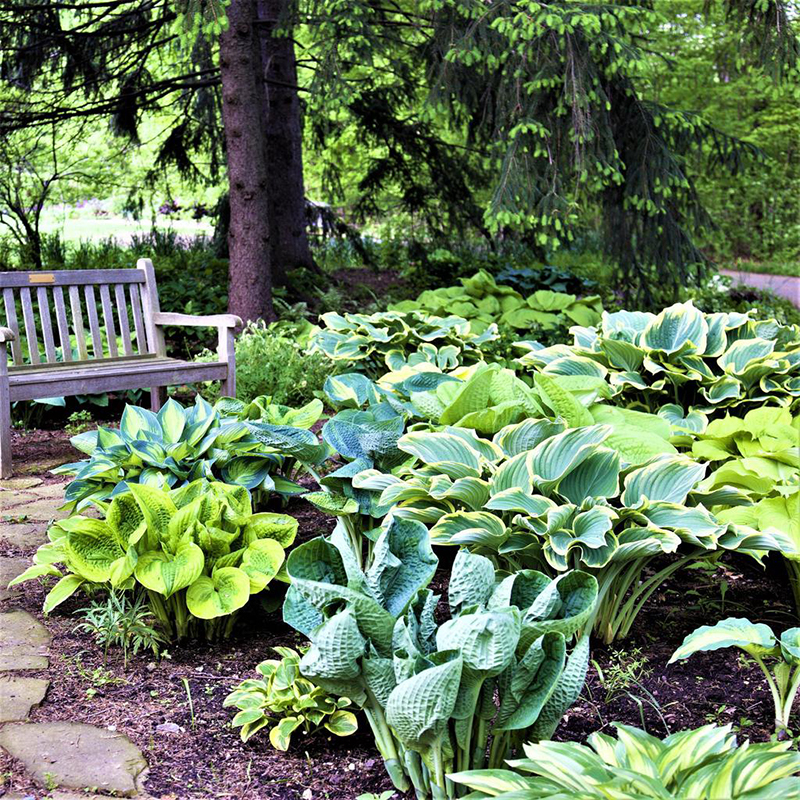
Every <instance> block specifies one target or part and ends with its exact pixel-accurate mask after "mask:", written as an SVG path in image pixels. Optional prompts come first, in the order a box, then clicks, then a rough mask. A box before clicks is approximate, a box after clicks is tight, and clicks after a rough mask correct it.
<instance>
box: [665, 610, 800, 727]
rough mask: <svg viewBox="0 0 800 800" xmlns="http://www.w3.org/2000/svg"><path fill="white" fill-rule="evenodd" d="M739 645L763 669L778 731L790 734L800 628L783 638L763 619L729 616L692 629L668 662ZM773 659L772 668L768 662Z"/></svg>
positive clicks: (799, 678)
mask: <svg viewBox="0 0 800 800" xmlns="http://www.w3.org/2000/svg"><path fill="white" fill-rule="evenodd" d="M724 647H737V648H739V649H740V650H742V651H744V652H745V653H747V655H749V656H750V657H751V658H752V659H753V661H755V662H756V664H758V667H759V669H760V670H761V671H762V672H763V673H764V676H765V677H766V679H767V685H768V686H769V690H770V694H771V695H772V702H773V704H774V708H775V732H776V733H777V735H778V737H779V738H781V739H783V738H786V737H788V736H790V735H791V732H790V730H789V720H790V718H791V714H792V706H793V705H794V701H795V698H796V697H797V691H798V689H800V628H790V629H789V630H786V631H784V632H783V633H782V634H781V636H780V639H779V638H778V637H777V636H776V635H775V634H774V633H773V632H772V629H771V628H770V627H769V626H768V625H765V624H763V623H761V622H759V623H753V622H750V620H749V619H743V618H740V617H729V618H728V619H723V620H721V621H720V622H718V623H717V624H716V625H702V626H701V627H699V628H697V630H695V631H693V632H692V633H690V634H689V635H688V636H687V637H686V638H685V639H684V640H683V644H682V645H681V646H680V647H679V648H678V649H677V650H676V651H675V652H674V653H673V654H672V658H670V660H669V663H670V664H672V663H673V662H674V661H679V660H682V659H685V658H689V656H691V655H692V654H694V653H699V652H701V651H707V650H720V649H721V648H724ZM765 659H766V660H767V661H770V662H771V661H773V660H774V664H772V669H771V670H770V668H769V667H768V666H767V664H766V663H765Z"/></svg>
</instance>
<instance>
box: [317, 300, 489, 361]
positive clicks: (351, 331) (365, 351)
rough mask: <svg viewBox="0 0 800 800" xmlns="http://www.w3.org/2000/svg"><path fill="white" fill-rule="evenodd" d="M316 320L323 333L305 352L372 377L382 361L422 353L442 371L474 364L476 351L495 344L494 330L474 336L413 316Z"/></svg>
mask: <svg viewBox="0 0 800 800" xmlns="http://www.w3.org/2000/svg"><path fill="white" fill-rule="evenodd" d="M320 319H321V321H322V322H323V323H324V324H325V327H324V328H322V329H321V330H319V331H316V332H315V333H314V334H313V335H312V337H311V339H310V343H309V352H319V353H322V354H323V355H324V356H326V357H327V358H329V359H331V361H333V362H334V363H341V364H346V363H349V362H353V366H354V367H355V368H356V369H358V370H359V371H360V372H363V373H365V374H367V375H370V376H373V377H377V376H378V375H380V374H381V373H382V372H384V371H385V367H386V364H385V359H386V358H387V357H398V356H399V357H401V358H408V357H410V356H412V355H413V354H415V353H416V352H417V351H419V350H420V349H422V348H425V349H426V350H427V351H428V352H429V353H430V352H433V353H435V354H441V355H439V356H438V357H437V360H439V361H441V362H443V363H444V365H448V366H455V365H456V364H459V363H467V364H469V363H474V362H476V361H480V360H481V352H480V348H481V345H483V344H485V343H486V342H490V341H492V340H493V339H495V338H497V330H496V328H495V327H494V326H490V327H489V328H488V329H487V330H485V331H484V332H483V333H481V334H480V335H475V334H474V333H472V331H471V330H470V324H469V322H467V320H465V319H463V318H461V317H457V316H449V315H448V316H444V317H436V316H432V315H430V314H425V313H422V312H419V311H414V312H408V313H401V312H399V311H386V312H382V313H378V314H370V315H367V314H345V315H344V316H342V315H341V314H336V313H333V312H331V313H329V314H323V315H322V316H321V317H320ZM435 357H436V356H435Z"/></svg>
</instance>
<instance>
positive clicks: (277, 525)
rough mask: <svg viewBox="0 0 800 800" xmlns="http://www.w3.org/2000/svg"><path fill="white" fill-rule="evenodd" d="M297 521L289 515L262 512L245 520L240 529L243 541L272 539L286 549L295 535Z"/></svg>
mask: <svg viewBox="0 0 800 800" xmlns="http://www.w3.org/2000/svg"><path fill="white" fill-rule="evenodd" d="M298 524H299V523H298V521H297V519H295V518H294V517H292V516H290V515H289V514H276V513H273V512H262V513H261V514H253V515H252V516H251V517H249V518H248V519H247V523H246V524H245V526H244V528H243V529H242V536H243V537H244V538H245V539H248V538H251V537H254V538H256V539H274V540H275V541H276V542H277V543H278V544H279V545H280V546H281V547H283V548H286V547H288V546H289V545H290V544H291V543H292V542H293V541H294V538H295V536H296V535H297V528H298Z"/></svg>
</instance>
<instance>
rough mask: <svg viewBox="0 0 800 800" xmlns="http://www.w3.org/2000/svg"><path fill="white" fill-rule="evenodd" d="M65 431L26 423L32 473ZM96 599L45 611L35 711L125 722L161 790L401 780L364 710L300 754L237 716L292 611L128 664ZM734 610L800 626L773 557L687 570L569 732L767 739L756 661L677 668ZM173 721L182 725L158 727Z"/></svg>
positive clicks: (211, 793)
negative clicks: (44, 682) (110, 645)
mask: <svg viewBox="0 0 800 800" xmlns="http://www.w3.org/2000/svg"><path fill="white" fill-rule="evenodd" d="M66 440H67V436H66V434H65V433H64V432H63V431H32V432H29V433H28V434H26V435H24V436H22V435H18V434H15V440H14V453H15V457H16V459H17V460H16V468H17V469H18V471H19V474H23V473H24V474H28V475H30V474H34V475H37V476H38V477H41V478H43V479H44V480H47V481H50V480H54V478H52V476H48V474H47V473H46V472H42V471H41V468H40V467H39V465H40V464H43V463H45V462H48V463H50V462H51V461H52V460H53V459H55V460H57V459H59V458H60V459H62V460H72V459H73V458H74V457H75V456H74V453H73V452H71V450H70V447H69V445H68V443H67V441H66ZM25 470H29V471H27V472H26V471H25ZM288 510H289V511H290V512H291V513H293V514H295V515H296V516H297V517H298V519H299V520H300V531H301V539H307V538H311V537H313V536H316V535H319V534H321V533H326V532H328V531H330V529H331V527H332V522H331V520H330V518H328V517H325V516H324V515H322V514H320V513H319V512H318V511H316V510H315V509H313V508H311V507H310V506H309V505H308V504H307V503H304V502H303V501H300V500H295V501H293V502H292V504H291V505H290V507H289V509H288ZM0 551H2V553H3V554H4V555H30V554H32V552H33V549H32V548H31V549H29V550H24V549H23V550H20V549H15V548H13V547H11V546H10V545H9V544H8V543H4V542H2V540H0ZM441 560H442V563H443V565H445V564H447V563H449V562H450V560H451V553H450V552H444V553H441ZM723 582H724V583H723ZM434 583H435V586H436V589H437V590H442V589H444V588H445V585H446V582H445V571H444V570H442V572H441V574H439V575H437V576H436V579H435V582H434ZM24 586H25V592H24V594H23V595H22V596H21V597H20V598H19V599H18V600H17V601H15V606H17V607H20V608H24V609H26V610H28V611H30V612H31V613H33V614H34V615H35V616H37V617H39V618H42V614H41V606H42V601H43V599H44V596H45V593H46V590H47V589H46V587H45V586H42V585H40V584H38V583H36V582H30V583H28V584H25V585H24ZM721 586H724V587H725V589H724V591H722V590H721V588H720V587H721ZM85 603H86V600H85V598H73V599H72V600H71V601H69V602H68V603H65V604H64V605H63V606H61V607H59V609H58V612H57V613H54V614H53V615H51V616H50V617H48V618H47V619H46V620H45V624H46V625H47V627H48V629H49V630H50V631H51V632H52V634H53V643H52V646H51V664H50V669H49V670H48V671H47V672H43V673H41V675H40V676H41V677H47V678H49V680H50V682H51V685H50V689H49V692H48V694H47V698H46V700H45V702H44V704H43V705H42V706H41V707H40V708H39V709H36V710H35V711H34V712H33V713H32V717H31V718H32V720H58V719H70V720H77V721H83V722H88V723H91V724H95V725H105V726H109V727H112V728H114V729H116V730H118V731H121V732H123V733H125V734H126V735H127V736H129V737H130V738H131V739H132V740H133V741H134V742H135V743H136V744H137V745H138V746H139V747H140V748H141V750H142V752H143V753H144V755H145V758H146V759H147V761H148V763H149V765H150V771H149V776H148V778H147V782H146V784H145V785H146V789H147V791H148V792H149V793H150V794H151V795H152V796H153V797H157V798H175V799H176V800H177V798H180V799H181V800H184V799H185V798H192V799H194V798H235V799H236V800H278V799H279V798H280V799H281V800H283V798H287V799H288V798H292V799H293V800H294V798H304V799H307V798H325V800H353V799H354V798H356V797H357V796H358V795H359V794H361V793H363V792H376V793H380V792H381V791H383V790H386V789H391V788H392V786H391V782H390V781H389V779H388V778H387V776H386V775H385V773H384V770H383V763H382V761H381V758H380V755H379V754H378V752H377V750H376V749H375V747H374V744H373V742H372V739H371V736H370V733H369V727H368V725H367V723H366V721H364V720H361V721H360V726H361V727H360V729H359V731H358V733H357V734H355V735H353V736H351V737H348V738H346V739H339V738H335V737H331V736H330V735H328V734H327V732H324V731H323V732H322V733H318V734H315V735H313V736H310V737H306V738H303V737H297V740H296V742H293V744H292V746H291V748H290V750H289V752H287V753H279V752H277V751H275V750H273V749H272V747H271V746H270V745H269V742H268V740H267V737H266V736H256V737H254V738H253V739H251V740H250V741H249V742H248V743H246V744H242V743H241V741H240V740H239V736H238V732H237V731H236V730H234V729H232V728H231V727H230V720H231V717H232V714H231V712H230V710H229V709H224V708H223V707H222V702H223V700H224V698H225V696H226V694H227V693H228V692H229V691H230V690H231V689H232V688H233V687H234V686H235V685H236V684H237V683H238V682H239V681H241V680H242V679H244V678H246V677H252V676H254V673H253V670H254V667H255V665H256V664H257V663H258V662H259V661H261V660H262V659H264V658H268V657H270V655H271V653H270V648H271V647H274V646H275V645H288V646H295V647H296V646H297V645H298V644H300V643H301V640H300V638H299V637H298V635H297V634H296V633H295V632H294V631H293V630H291V629H289V628H288V627H287V626H286V625H284V624H283V622H282V620H281V617H280V611H277V612H272V613H270V612H267V611H265V610H264V608H263V607H262V606H261V605H260V603H258V602H253V603H252V604H251V605H250V606H249V607H248V608H247V609H245V610H244V611H243V615H242V617H241V619H240V620H239V624H238V625H237V628H236V630H235V632H234V635H233V636H232V638H231V639H229V640H227V641H224V642H221V643H215V644H209V643H206V642H192V643H188V644H184V645H180V646H176V647H171V648H170V649H169V652H168V654H167V655H165V656H164V657H163V658H161V659H160V660H155V659H154V658H153V657H152V655H151V654H142V653H139V655H137V656H136V657H135V658H133V659H132V661H131V662H130V663H129V664H128V668H127V670H126V669H125V668H124V667H123V662H122V655H121V653H120V652H118V651H112V652H111V653H109V658H108V662H107V664H103V656H102V653H101V652H100V651H99V648H98V647H97V646H96V645H95V643H94V641H93V639H92V638H91V637H90V636H89V635H87V634H84V633H81V632H77V631H76V630H75V625H76V622H77V620H76V618H75V617H74V616H73V612H74V611H75V610H76V609H77V608H79V607H80V606H81V605H84V604H85ZM726 616H748V617H750V618H751V619H752V620H753V621H763V622H768V623H770V624H773V625H774V626H775V627H776V629H778V630H781V629H782V628H784V627H789V626H790V625H793V624H796V618H795V617H794V614H793V608H792V604H791V593H790V591H789V588H788V584H787V581H786V578H785V575H784V573H783V567H782V564H781V563H780V561H776V562H775V563H770V562H769V561H768V563H767V568H766V569H763V568H761V567H759V566H758V565H756V564H755V563H754V562H749V561H747V560H745V559H740V558H738V557H734V558H729V559H727V560H726V561H725V562H724V563H723V564H722V566H721V567H720V568H719V570H718V571H717V572H715V573H713V574H708V573H707V572H705V571H702V570H684V571H682V572H678V573H677V574H676V575H675V576H674V578H673V579H671V580H670V581H669V582H668V583H667V584H666V585H665V586H664V587H663V588H662V590H661V591H659V592H658V593H657V594H656V595H654V596H653V597H652V598H651V600H650V602H649V603H648V605H647V606H646V607H645V610H644V611H643V613H642V614H641V615H640V616H639V619H638V620H637V623H636V625H635V627H634V630H633V631H632V635H631V636H630V637H629V638H628V639H627V640H625V641H624V642H621V643H619V644H617V645H613V646H612V647H610V648H607V647H603V646H601V645H596V646H595V647H594V649H593V652H592V659H593V662H594V663H593V665H592V666H591V667H590V670H589V675H588V679H587V683H586V687H585V689H584V692H583V694H582V696H581V698H580V699H579V700H578V702H577V703H576V704H575V705H574V706H573V708H572V709H571V710H570V712H569V713H568V715H567V716H566V718H565V719H564V721H563V722H562V724H561V726H560V727H559V729H558V731H557V734H556V737H557V738H559V739H562V740H577V741H582V740H584V739H585V738H586V736H587V735H588V734H589V733H591V732H592V731H594V730H598V729H601V730H606V731H610V730H611V728H610V723H611V722H612V721H621V722H626V723H629V724H633V725H638V726H641V725H642V724H644V725H645V726H646V728H647V730H648V731H650V732H651V733H653V734H655V735H659V736H663V735H665V734H666V733H667V732H669V731H672V732H674V731H677V730H682V729H685V728H689V727H696V726H699V725H703V724H706V723H708V722H716V723H720V724H722V723H733V724H734V726H735V727H736V728H737V729H739V730H740V731H741V734H742V736H744V737H749V738H751V739H753V740H766V739H768V738H769V736H770V734H771V732H772V726H771V717H772V711H771V702H770V695H769V692H768V690H767V687H766V684H765V681H764V680H763V677H762V675H761V673H760V671H759V670H758V668H757V667H756V666H755V665H754V664H752V663H750V664H748V663H747V662H746V660H745V659H741V658H739V656H738V655H737V653H736V652H734V651H732V650H722V651H718V652H715V653H701V654H698V655H696V656H693V657H692V658H691V659H690V660H688V661H685V662H682V663H679V664H676V665H672V666H667V661H668V660H669V657H670V655H671V654H672V652H673V651H674V650H675V648H676V647H677V646H678V645H679V644H680V643H681V641H682V640H683V638H684V636H685V635H686V634H687V633H689V632H691V631H692V630H694V628H695V627H697V626H698V625H702V624H709V623H713V622H715V621H717V620H719V619H722V618H724V617H726ZM598 667H599V671H598ZM601 674H602V678H601ZM32 676H35V675H34V673H32ZM187 684H188V689H187ZM163 723H173V724H174V725H177V726H178V728H179V730H178V731H177V732H162V731H159V730H158V726H159V725H161V724H163ZM0 773H3V774H4V775H5V777H6V782H5V785H4V786H0V796H2V794H3V791H4V789H5V790H6V791H10V790H12V789H13V790H16V791H22V792H29V793H32V794H33V793H36V794H34V796H35V797H41V796H42V790H41V787H37V786H36V785H35V784H33V783H31V782H30V780H29V779H28V778H27V777H26V776H25V774H24V773H23V771H22V770H21V767H20V765H19V764H18V763H16V762H14V761H13V760H12V759H10V758H8V757H7V756H5V755H0ZM309 791H310V794H309Z"/></svg>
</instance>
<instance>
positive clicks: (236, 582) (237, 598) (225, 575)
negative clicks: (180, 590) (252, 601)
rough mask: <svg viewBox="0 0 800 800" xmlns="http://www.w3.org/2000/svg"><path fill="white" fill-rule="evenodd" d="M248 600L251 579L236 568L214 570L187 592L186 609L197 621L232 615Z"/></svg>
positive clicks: (198, 579)
mask: <svg viewBox="0 0 800 800" xmlns="http://www.w3.org/2000/svg"><path fill="white" fill-rule="evenodd" d="M249 598H250V578H249V577H248V575H247V573H245V572H244V571H243V570H241V569H239V568H238V567H222V568H220V569H215V570H214V572H213V573H212V574H211V577H210V578H209V577H208V576H207V575H201V576H200V577H199V578H197V580H195V581H194V583H192V585H191V586H189V588H188V589H187V590H186V607H187V608H188V609H189V612H190V613H191V614H192V615H194V616H195V617H198V618H200V619H214V618H216V617H224V616H227V615H228V614H232V613H233V612H234V611H237V610H238V609H240V608H242V607H243V606H244V605H245V604H246V603H247V601H248V600H249Z"/></svg>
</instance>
